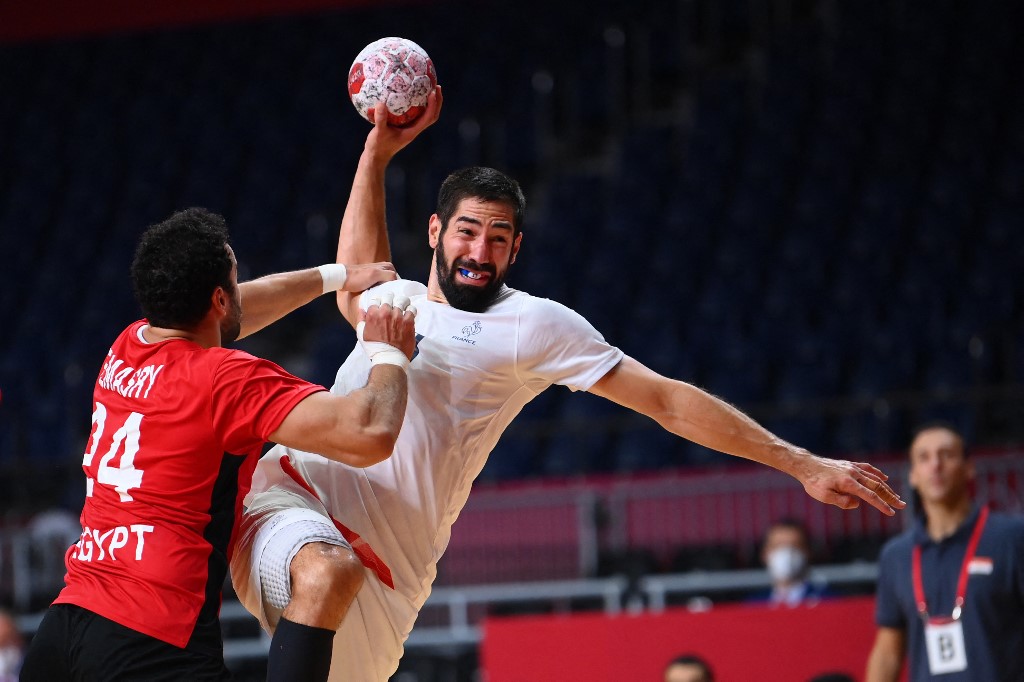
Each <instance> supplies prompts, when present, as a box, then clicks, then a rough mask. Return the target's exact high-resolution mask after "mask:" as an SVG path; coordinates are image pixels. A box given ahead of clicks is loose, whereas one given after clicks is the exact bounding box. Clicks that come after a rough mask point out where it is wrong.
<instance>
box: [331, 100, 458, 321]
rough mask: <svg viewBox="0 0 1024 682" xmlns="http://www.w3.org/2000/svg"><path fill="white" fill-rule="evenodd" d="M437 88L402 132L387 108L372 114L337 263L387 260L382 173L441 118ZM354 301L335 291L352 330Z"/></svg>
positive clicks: (355, 310)
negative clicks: (371, 127) (420, 113)
mask: <svg viewBox="0 0 1024 682" xmlns="http://www.w3.org/2000/svg"><path fill="white" fill-rule="evenodd" d="M442 101H443V97H442V94H441V86H437V87H436V88H435V89H434V91H433V92H432V93H431V94H430V95H428V96H427V110H426V111H425V112H424V113H423V115H422V116H420V117H419V118H418V119H416V122H415V123H413V124H412V125H411V126H409V127H407V128H394V127H392V126H389V125H388V123H387V114H388V112H387V109H386V108H385V107H377V108H376V109H375V110H374V125H373V129H372V130H370V134H369V135H368V136H367V137H366V144H365V145H364V146H363V153H362V154H361V155H360V157H359V164H358V165H357V166H356V174H355V178H354V179H353V180H352V191H351V193H350V194H349V197H348V204H347V205H346V206H345V215H344V217H342V220H341V233H340V235H339V237H338V262H339V263H365V262H370V261H386V260H390V258H391V246H390V244H389V242H388V231H387V219H386V216H385V208H384V173H385V171H386V170H387V166H388V163H390V162H391V159H392V158H394V156H395V154H397V153H398V152H399V151H401V150H402V149H404V148H405V147H406V146H407V145H408V144H409V143H410V142H412V141H413V140H414V139H415V138H416V137H417V136H418V135H419V134H420V133H421V132H423V131H424V130H426V129H427V128H428V127H429V126H431V125H433V124H434V122H435V121H437V119H438V117H439V116H440V115H441V104H442ZM358 301H359V297H358V296H357V295H353V294H352V293H351V292H345V291H338V309H339V310H340V311H341V314H342V315H344V317H345V319H346V320H348V321H349V324H351V325H352V326H353V327H355V326H356V324H357V323H358V322H359V305H358Z"/></svg>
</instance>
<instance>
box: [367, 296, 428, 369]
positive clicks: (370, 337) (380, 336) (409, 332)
mask: <svg viewBox="0 0 1024 682" xmlns="http://www.w3.org/2000/svg"><path fill="white" fill-rule="evenodd" d="M415 322H416V308H415V307H414V306H412V305H411V304H410V302H409V298H408V297H407V296H402V295H401V294H399V295H398V296H395V295H394V294H393V293H390V292H387V293H382V294H380V295H379V296H374V297H373V298H372V299H370V306H369V307H368V308H367V309H366V310H365V311H364V312H363V319H362V321H360V323H359V325H358V326H357V328H356V332H357V334H358V336H359V341H360V342H361V343H362V344H363V347H364V348H367V352H368V353H369V354H370V356H371V360H372V353H371V352H370V350H369V349H370V348H373V347H374V346H372V344H375V343H376V344H387V345H388V346H392V347H393V348H397V349H398V350H400V351H401V352H402V353H404V354H405V357H406V358H408V359H409V360H412V356H413V353H414V352H415V351H416V326H415Z"/></svg>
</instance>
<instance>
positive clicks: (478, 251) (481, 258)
mask: <svg viewBox="0 0 1024 682" xmlns="http://www.w3.org/2000/svg"><path fill="white" fill-rule="evenodd" d="M469 257H470V258H472V259H473V260H475V261H476V262H477V263H480V264H481V265H483V264H484V263H490V262H491V245H490V243H488V241H487V239H486V238H484V237H479V238H477V239H474V240H473V243H472V244H470V246H469Z"/></svg>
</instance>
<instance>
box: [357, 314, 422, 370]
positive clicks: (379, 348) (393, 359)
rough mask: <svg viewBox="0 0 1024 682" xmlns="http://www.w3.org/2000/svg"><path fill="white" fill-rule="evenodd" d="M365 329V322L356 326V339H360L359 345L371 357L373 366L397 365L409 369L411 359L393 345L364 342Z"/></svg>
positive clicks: (379, 342) (381, 342)
mask: <svg viewBox="0 0 1024 682" xmlns="http://www.w3.org/2000/svg"><path fill="white" fill-rule="evenodd" d="M365 328H366V323H365V322H360V323H359V324H358V325H356V337H357V338H358V339H359V345H360V346H362V347H363V352H364V353H366V354H367V355H368V356H370V365H371V366H376V365H395V366H396V367H401V368H402V369H404V370H408V369H409V364H410V362H409V358H408V357H406V355H405V353H403V352H402V351H400V350H398V349H397V348H395V347H394V346H392V345H391V344H389V343H384V342H383V341H364V340H363V329H365Z"/></svg>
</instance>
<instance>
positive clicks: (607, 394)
mask: <svg viewBox="0 0 1024 682" xmlns="http://www.w3.org/2000/svg"><path fill="white" fill-rule="evenodd" d="M590 392H591V393H593V394H595V395H599V396H601V397H603V398H607V399H609V400H612V401H614V402H616V403H618V404H620V405H623V406H624V407H628V408H630V409H632V410H635V411H637V412H639V413H641V414H644V415H647V416H648V417H650V418H652V419H654V420H655V421H657V422H658V423H659V424H660V425H661V426H663V427H664V428H665V429H667V430H668V431H671V432H672V433H674V434H676V435H677V436H682V437H683V438H686V439H688V440H691V441H693V442H695V443H700V444H701V445H704V446H706V447H709V448H712V449H714V450H718V451H720V452H725V453H728V454H730V455H735V456H737V457H743V458H745V459H750V460H753V461H755V462H760V463H762V464H767V465H768V466H771V467H774V468H776V469H778V470H780V471H783V472H785V473H787V474H789V475H790V476H793V477H794V478H795V479H797V480H798V481H800V483H801V484H802V485H803V486H804V490H806V491H807V494H809V495H810V496H811V497H813V498H814V499H816V500H818V501H820V502H826V503H828V504H834V505H836V506H837V507H841V508H842V509H854V508H856V507H858V506H860V501H861V500H864V501H866V502H868V503H869V504H871V505H872V506H874V507H876V508H877V509H878V510H879V511H881V512H882V513H884V514H888V515H889V516H892V515H893V514H894V513H895V510H894V508H895V509H902V508H903V507H905V506H906V503H905V502H903V501H902V500H900V498H899V496H898V495H897V494H896V493H895V492H893V490H892V489H891V488H890V487H889V486H888V485H887V484H886V483H885V481H886V479H887V478H888V476H886V475H885V474H883V473H882V472H881V471H879V470H878V469H876V468H875V467H873V466H871V465H870V464H867V463H853V462H846V461H839V460H832V459H826V458H823V457H818V456H816V455H812V454H811V453H809V452H808V451H807V450H804V449H803V448H799V447H796V446H794V445H792V444H790V443H787V442H786V441H784V440H782V439H781V438H778V437H777V436H775V435H773V434H772V433H770V432H769V431H767V430H766V429H764V428H763V427H762V426H760V425H759V424H758V423H757V422H755V421H754V420H753V419H751V418H750V417H748V416H746V415H745V414H743V413H742V412H740V411H739V410H737V409H736V408H735V407H733V406H732V405H729V404H728V403H726V402H724V401H722V400H719V399H718V398H716V397H714V396H713V395H711V394H709V393H706V392H705V391H702V390H701V389H699V388H697V387H695V386H692V385H690V384H687V383H685V382H682V381H675V380H673V379H668V378H666V377H663V376H661V375H660V374H658V373H657V372H655V371H653V370H651V369H648V368H647V367H645V366H644V365H642V364H640V363H639V362H637V361H636V360H634V359H633V358H630V357H628V356H627V357H624V358H623V359H622V362H620V363H619V364H618V365H617V366H615V367H614V368H613V369H612V370H611V371H610V372H608V374H606V375H605V376H604V377H602V378H601V379H600V380H599V381H598V382H597V383H596V384H594V386H592V387H591V388H590Z"/></svg>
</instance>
